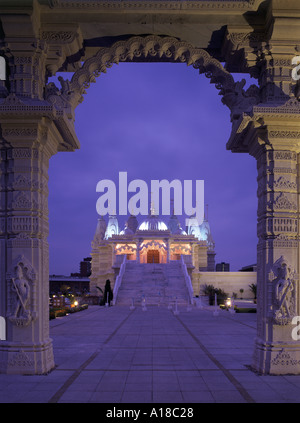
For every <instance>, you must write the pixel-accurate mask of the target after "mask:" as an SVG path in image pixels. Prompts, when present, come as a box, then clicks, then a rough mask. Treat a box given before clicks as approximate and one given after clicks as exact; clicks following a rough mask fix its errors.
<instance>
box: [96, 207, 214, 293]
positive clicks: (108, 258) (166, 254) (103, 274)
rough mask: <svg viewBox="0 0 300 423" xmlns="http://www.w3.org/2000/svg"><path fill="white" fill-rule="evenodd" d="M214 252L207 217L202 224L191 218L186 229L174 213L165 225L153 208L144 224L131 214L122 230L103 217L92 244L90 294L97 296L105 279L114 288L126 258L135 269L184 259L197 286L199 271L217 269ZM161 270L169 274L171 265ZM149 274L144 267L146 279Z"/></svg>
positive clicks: (110, 217)
mask: <svg viewBox="0 0 300 423" xmlns="http://www.w3.org/2000/svg"><path fill="white" fill-rule="evenodd" d="M214 249H215V243H214V241H213V238H212V234H211V229H210V225H209V223H208V221H207V219H206V218H204V221H203V223H202V224H201V225H199V224H198V222H197V219H196V218H195V217H190V218H188V219H187V220H186V228H185V230H184V229H182V227H181V224H180V221H179V219H178V217H177V216H176V215H175V214H174V213H173V214H172V215H171V216H170V217H169V220H168V222H165V221H164V220H162V219H161V218H160V217H159V216H158V215H157V214H156V213H155V210H154V209H153V208H151V210H150V212H149V215H148V216H147V217H146V218H145V219H144V220H142V222H141V223H139V222H138V219H137V217H136V216H133V215H130V216H129V218H128V220H127V221H126V223H125V227H124V228H123V229H120V226H119V222H118V218H117V216H115V215H111V216H109V218H108V222H106V220H105V219H104V218H103V217H101V218H99V219H98V223H97V227H96V232H95V236H94V239H93V241H92V252H91V256H92V274H91V276H90V281H91V293H94V294H96V292H97V289H96V286H100V287H101V286H104V284H105V281H106V279H110V281H111V282H112V286H113V285H114V283H115V281H116V279H117V276H118V274H119V272H120V268H121V265H122V263H123V261H124V256H126V262H127V263H128V264H129V266H131V268H132V269H134V268H135V267H136V268H138V266H139V265H141V264H143V265H146V264H157V265H158V264H160V265H168V264H169V265H170V264H173V267H174V266H176V263H177V264H179V263H180V262H181V261H182V260H183V261H184V263H185V265H186V269H187V272H188V274H189V276H190V278H191V281H192V284H193V285H194V282H195V283H197V282H199V277H200V272H207V271H208V272H213V271H214V270H215V251H214ZM127 267H128V266H127ZM140 267H142V266H140ZM156 267H157V268H158V266H156ZM161 268H162V269H164V270H163V271H164V273H165V274H166V273H167V271H168V266H161ZM178 269H179V268H178ZM146 271H147V267H146V268H145V267H144V277H145V272H146ZM180 271H181V270H180ZM178 272H179V270H178ZM197 286H198V285H197Z"/></svg>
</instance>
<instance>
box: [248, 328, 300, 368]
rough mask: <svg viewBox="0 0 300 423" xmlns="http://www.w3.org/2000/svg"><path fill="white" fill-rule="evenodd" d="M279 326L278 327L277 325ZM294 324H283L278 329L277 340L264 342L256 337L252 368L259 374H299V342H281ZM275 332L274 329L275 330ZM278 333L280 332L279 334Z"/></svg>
mask: <svg viewBox="0 0 300 423" xmlns="http://www.w3.org/2000/svg"><path fill="white" fill-rule="evenodd" d="M279 328H280V327H279ZM293 328H294V326H291V325H289V327H287V326H285V327H284V330H280V329H279V330H278V339H280V336H281V339H280V341H279V340H278V342H276V341H274V342H272V343H265V342H263V341H262V340H260V339H256V341H255V346H254V355H253V363H252V368H253V370H255V371H257V372H258V373H261V374H270V375H288V374H291V375H298V374H300V347H299V342H298V343H297V342H294V343H293V342H289V341H290V340H291V336H289V340H287V341H286V342H282V338H284V334H286V333H289V334H291V333H292V330H293ZM275 332H276V330H275ZM280 333H282V334H281V335H280Z"/></svg>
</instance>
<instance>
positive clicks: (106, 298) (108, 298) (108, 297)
mask: <svg viewBox="0 0 300 423" xmlns="http://www.w3.org/2000/svg"><path fill="white" fill-rule="evenodd" d="M113 297H114V295H113V291H112V289H111V286H110V280H109V279H107V281H106V283H105V288H104V294H103V300H102V302H103V304H102V305H105V304H106V303H108V305H109V306H110V305H111V302H112V300H113Z"/></svg>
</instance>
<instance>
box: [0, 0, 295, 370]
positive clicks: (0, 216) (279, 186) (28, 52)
mask: <svg viewBox="0 0 300 423" xmlns="http://www.w3.org/2000/svg"><path fill="white" fill-rule="evenodd" d="M4 3H5V5H3V2H2V4H0V21H1V31H0V32H1V34H0V37H1V40H0V56H2V57H4V58H5V61H6V70H7V73H6V77H7V80H6V81H3V80H0V141H1V142H0V316H5V317H6V318H7V316H12V318H11V319H9V318H7V321H6V340H5V341H0V372H2V373H16V374H18V373H20V374H41V373H47V372H49V371H50V370H51V369H52V368H53V367H54V358H53V349H52V342H51V339H49V321H48V309H47V307H48V286H49V248H48V242H47V236H48V229H49V225H48V204H47V203H48V165H49V159H50V158H51V156H52V155H54V154H56V153H57V152H62V151H74V150H75V149H76V148H79V142H78V140H77V137H76V132H75V129H74V117H75V109H76V107H77V105H78V104H79V103H80V102H81V101H82V98H83V95H84V93H85V90H86V89H87V88H88V87H89V86H90V84H91V83H92V82H94V81H95V79H96V77H97V76H99V75H100V74H101V73H102V72H105V71H106V70H107V69H108V68H109V67H111V66H112V65H113V64H116V63H119V62H122V61H132V62H134V61H139V60H144V61H170V62H183V63H186V64H187V65H190V66H193V67H195V68H196V69H197V70H198V71H199V72H200V73H203V74H205V75H206V76H207V77H208V78H209V79H210V82H211V83H214V84H215V85H216V88H217V89H218V91H219V94H220V96H221V98H222V101H223V103H224V104H225V105H226V106H228V107H229V109H230V111H231V120H232V133H231V136H230V139H229V141H228V143H227V148H228V149H229V150H231V151H233V152H239V153H241V152H243V153H248V154H251V155H252V156H253V157H254V158H255V159H256V161H257V180H258V191H257V196H258V217H257V235H258V248H257V269H258V314H257V337H256V340H255V346H254V355H253V363H252V364H253V367H254V369H255V370H257V371H258V372H261V373H265V374H300V341H299V340H294V339H293V338H292V330H293V325H292V321H293V319H292V320H291V318H292V317H293V315H298V316H299V315H300V289H299V274H300V248H299V244H300V227H299V215H300V205H299V194H300V119H299V117H300V102H299V101H298V100H299V82H298V83H295V81H293V80H292V77H291V74H292V59H293V57H294V56H299V51H300V46H299V39H300V24H299V19H300V18H299V16H300V4H299V0H289V1H288V2H286V1H282V0H234V1H231V0H206V1H202V0H201V1H197V0H195V1H189V2H186V1H180V0H176V1H175V0H165V1H163V2H162V1H152V0H145V1H143V2H139V1H131V0H122V1H111V0H110V1H107V0H95V1H92V2H91V1H88V0H78V1H77V0H76V1H75V0H74V1H70V0H34V1H33V0H22V5H20V3H19V2H16V1H14V0H11V1H9V2H4ZM14 3H15V4H14ZM16 3H18V7H15V6H16ZM229 12H230V13H229ZM91 16H93V25H91V26H90V25H87V22H88V21H89V19H90V17H91ZM291 17H292V18H291ZM116 22H118V24H116ZM128 30H130V34H135V36H133V37H131V36H128ZM147 34H153V35H147ZM157 34H167V36H158V35H157ZM107 38H109V39H110V41H109V42H107ZM115 39H122V41H117V42H115V43H113V41H112V40H115ZM184 40H186V41H184ZM93 43H94V44H93ZM194 46H198V47H194ZM208 51H209V52H210V53H208ZM213 56H214V57H213ZM83 58H85V61H84V63H83V64H82V61H83V60H84V59H83ZM1 61H2V62H3V59H1ZM220 61H222V62H223V61H224V62H225V63H226V65H225V67H226V69H225V68H223V66H222V65H221V63H220ZM59 70H62V71H72V72H74V75H73V77H72V79H71V81H68V80H65V79H63V78H62V77H60V78H59V79H60V82H61V88H58V87H56V86H55V85H54V84H53V83H49V84H47V78H48V77H49V76H51V75H53V74H55V72H57V71H59ZM229 72H242V73H243V72H248V73H250V74H251V75H253V76H255V77H256V78H257V80H258V87H257V86H255V85H253V86H251V87H250V88H249V89H248V90H247V91H245V90H244V81H241V82H234V80H233V78H232V76H231V75H230V73H229ZM246 195H247V193H245V196H246ZM16 262H18V270H17V269H15V267H14V266H15V263H16ZM279 264H280V266H279ZM25 268H27V269H29V268H30V269H31V272H30V274H31V276H30V275H29V274H28V273H26V272H24V269H25ZM20 269H21V270H20ZM287 269H288V272H287ZM33 275H34V277H33ZM17 277H18V278H19V280H21V283H24V284H25V285H26V286H28V293H29V294H28V296H26V298H25V301H26V303H24V302H23V305H22V304H21V306H20V304H19V303H18V301H19V302H20V303H21V299H20V298H19V297H18V295H17V292H16V291H15V290H14V282H13V279H12V278H14V280H15V279H16V278H17ZM18 283H19V282H18ZM285 287H286V294H287V295H284V292H283V291H282V289H283V290H284V289H285ZM22 301H23V300H22ZM15 312H17V313H15ZM14 314H17V318H14Z"/></svg>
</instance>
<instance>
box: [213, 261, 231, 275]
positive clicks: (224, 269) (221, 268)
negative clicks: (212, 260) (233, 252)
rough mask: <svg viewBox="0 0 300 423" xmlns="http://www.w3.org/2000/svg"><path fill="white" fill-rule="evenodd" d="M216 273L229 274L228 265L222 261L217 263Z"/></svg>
mask: <svg viewBox="0 0 300 423" xmlns="http://www.w3.org/2000/svg"><path fill="white" fill-rule="evenodd" d="M216 272H230V264H229V263H225V262H224V261H222V263H217V264H216Z"/></svg>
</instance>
